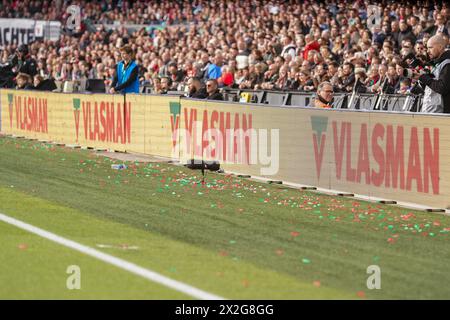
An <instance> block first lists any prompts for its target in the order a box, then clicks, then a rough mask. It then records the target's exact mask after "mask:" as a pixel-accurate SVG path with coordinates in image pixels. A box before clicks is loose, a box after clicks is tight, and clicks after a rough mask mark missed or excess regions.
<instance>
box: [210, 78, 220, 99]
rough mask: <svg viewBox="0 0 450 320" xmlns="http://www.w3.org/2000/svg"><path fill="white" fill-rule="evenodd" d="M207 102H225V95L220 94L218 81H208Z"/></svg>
mask: <svg viewBox="0 0 450 320" xmlns="http://www.w3.org/2000/svg"><path fill="white" fill-rule="evenodd" d="M206 92H207V94H208V96H207V97H206V99H207V100H224V99H223V95H222V94H221V93H220V92H219V85H218V83H217V80H216V79H209V80H208V81H206Z"/></svg>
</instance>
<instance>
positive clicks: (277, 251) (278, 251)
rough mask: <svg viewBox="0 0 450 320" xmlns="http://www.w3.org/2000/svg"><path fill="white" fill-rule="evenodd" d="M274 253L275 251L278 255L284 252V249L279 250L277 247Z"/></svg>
mask: <svg viewBox="0 0 450 320" xmlns="http://www.w3.org/2000/svg"><path fill="white" fill-rule="evenodd" d="M275 253H276V254H277V255H279V256H282V255H283V253H284V251H283V250H281V249H277V250H276V251H275Z"/></svg>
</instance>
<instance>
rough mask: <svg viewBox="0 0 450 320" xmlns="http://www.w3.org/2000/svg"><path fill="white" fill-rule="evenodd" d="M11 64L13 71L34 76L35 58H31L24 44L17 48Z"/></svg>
mask: <svg viewBox="0 0 450 320" xmlns="http://www.w3.org/2000/svg"><path fill="white" fill-rule="evenodd" d="M12 64H13V71H15V72H16V73H25V74H28V75H29V76H30V77H34V76H35V75H36V74H37V68H36V67H37V63H36V60H34V59H33V58H31V55H30V53H29V51H28V46H27V45H26V44H22V45H20V46H19V47H18V48H17V50H16V54H15V56H14V57H13V59H12Z"/></svg>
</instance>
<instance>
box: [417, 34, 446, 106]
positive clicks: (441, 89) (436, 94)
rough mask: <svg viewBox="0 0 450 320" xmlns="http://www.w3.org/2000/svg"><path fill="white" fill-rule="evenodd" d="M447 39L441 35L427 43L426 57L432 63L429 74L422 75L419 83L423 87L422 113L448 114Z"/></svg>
mask: <svg viewBox="0 0 450 320" xmlns="http://www.w3.org/2000/svg"><path fill="white" fill-rule="evenodd" d="M446 46H447V39H445V38H444V37H442V36H441V35H435V36H433V37H431V38H430V39H429V40H428V42H427V51H428V56H429V57H430V59H432V61H433V65H434V67H433V69H432V70H431V74H423V75H421V76H420V77H419V81H420V82H421V83H422V84H423V86H424V87H425V93H424V96H423V104H422V112H426V113H450V50H446Z"/></svg>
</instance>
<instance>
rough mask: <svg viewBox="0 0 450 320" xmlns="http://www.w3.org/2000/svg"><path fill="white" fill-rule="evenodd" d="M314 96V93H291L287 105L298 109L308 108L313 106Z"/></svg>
mask: <svg viewBox="0 0 450 320" xmlns="http://www.w3.org/2000/svg"><path fill="white" fill-rule="evenodd" d="M313 96H314V95H313V94H312V93H299V92H289V96H288V98H287V102H286V104H287V105H290V106H296V107H307V106H309V105H310V104H311V101H312V100H313Z"/></svg>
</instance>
